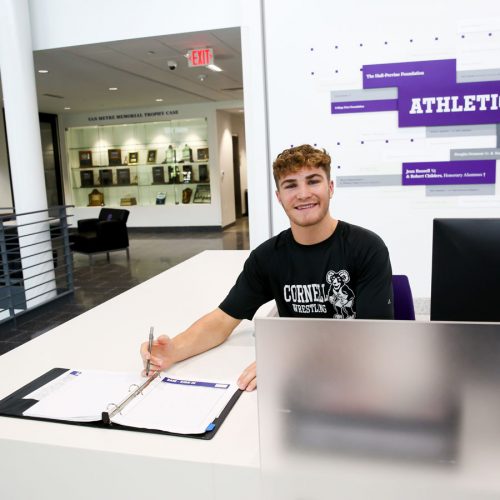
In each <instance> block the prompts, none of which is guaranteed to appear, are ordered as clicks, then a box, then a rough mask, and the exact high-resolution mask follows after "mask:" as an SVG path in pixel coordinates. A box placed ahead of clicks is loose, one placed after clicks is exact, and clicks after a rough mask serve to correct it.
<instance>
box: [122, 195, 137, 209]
mask: <svg viewBox="0 0 500 500" xmlns="http://www.w3.org/2000/svg"><path fill="white" fill-rule="evenodd" d="M120 205H121V206H122V207H131V206H132V205H137V198H136V197H135V196H131V195H127V196H124V197H123V198H120Z"/></svg>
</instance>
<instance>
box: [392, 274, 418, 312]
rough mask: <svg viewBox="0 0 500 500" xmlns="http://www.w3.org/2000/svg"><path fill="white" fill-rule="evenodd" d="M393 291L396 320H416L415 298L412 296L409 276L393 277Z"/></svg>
mask: <svg viewBox="0 0 500 500" xmlns="http://www.w3.org/2000/svg"><path fill="white" fill-rule="evenodd" d="M392 290H393V292H394V319H413V320H414V319H415V308H414V307H413V296H412V294H411V288H410V282H409V281H408V276H405V275H404V274H393V275H392Z"/></svg>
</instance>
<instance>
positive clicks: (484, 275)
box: [431, 219, 500, 321]
mask: <svg viewBox="0 0 500 500" xmlns="http://www.w3.org/2000/svg"><path fill="white" fill-rule="evenodd" d="M431 320H433V321H500V219H434V228H433V242H432V287H431Z"/></svg>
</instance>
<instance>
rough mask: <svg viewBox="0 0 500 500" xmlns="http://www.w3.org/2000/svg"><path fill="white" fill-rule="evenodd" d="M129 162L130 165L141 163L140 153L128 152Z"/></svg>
mask: <svg viewBox="0 0 500 500" xmlns="http://www.w3.org/2000/svg"><path fill="white" fill-rule="evenodd" d="M128 163H129V165H131V164H134V163H139V153H138V152H137V151H133V152H131V153H129V154H128Z"/></svg>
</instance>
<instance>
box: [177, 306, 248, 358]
mask: <svg viewBox="0 0 500 500" xmlns="http://www.w3.org/2000/svg"><path fill="white" fill-rule="evenodd" d="M240 322H241V320H238V319H235V318H232V317H231V316H229V315H227V314H226V313H224V312H223V311H222V310H220V309H215V310H214V311H212V312H210V313H208V314H206V315H205V316H203V317H201V318H200V319H199V320H197V321H196V322H195V323H193V324H192V325H191V326H190V327H189V328H187V329H186V330H184V331H183V332H182V333H180V334H179V335H177V336H176V337H174V338H173V339H172V345H173V347H174V349H173V353H172V357H173V361H174V362H178V361H182V360H184V359H187V358H190V357H191V356H195V355H196V354H200V353H202V352H205V351H208V350H209V349H212V348H214V347H216V346H218V345H220V344H222V343H223V342H224V341H225V340H226V339H227V338H228V337H229V335H231V332H232V331H233V330H234V329H235V328H236V327H237V326H238V324H239V323H240Z"/></svg>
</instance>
